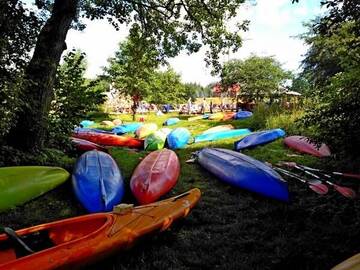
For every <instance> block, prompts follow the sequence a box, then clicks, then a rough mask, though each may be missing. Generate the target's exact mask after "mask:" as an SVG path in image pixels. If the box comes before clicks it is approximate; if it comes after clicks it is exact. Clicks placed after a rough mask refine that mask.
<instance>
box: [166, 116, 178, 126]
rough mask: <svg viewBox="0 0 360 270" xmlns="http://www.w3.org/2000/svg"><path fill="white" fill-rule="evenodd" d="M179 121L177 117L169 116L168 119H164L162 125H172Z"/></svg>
mask: <svg viewBox="0 0 360 270" xmlns="http://www.w3.org/2000/svg"><path fill="white" fill-rule="evenodd" d="M179 121H180V119H179V118H176V117H173V118H169V119H168V120H166V121H165V122H164V124H163V125H164V126H172V125H176V124H177V123H178V122H179Z"/></svg>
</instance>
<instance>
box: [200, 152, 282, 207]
mask: <svg viewBox="0 0 360 270" xmlns="http://www.w3.org/2000/svg"><path fill="white" fill-rule="evenodd" d="M196 156H197V161H198V162H199V164H200V165H201V166H202V167H204V168H205V169H207V170H208V171H209V172H211V173H213V174H214V175H215V176H216V177H218V178H219V180H221V181H223V182H225V183H227V184H230V185H232V186H235V187H239V188H243V189H247V190H249V191H252V192H256V193H258V194H260V195H263V196H266V197H269V198H273V199H277V200H280V201H284V202H288V201H289V191H288V187H287V182H286V181H285V180H283V179H282V178H281V176H280V175H279V174H278V173H276V172H275V171H274V170H273V169H271V168H270V167H268V166H266V165H265V164H264V163H262V162H260V161H258V160H256V159H253V158H251V157H249V156H246V155H244V154H241V153H238V152H235V151H232V150H228V149H221V148H204V149H202V150H200V151H199V152H197V153H196Z"/></svg>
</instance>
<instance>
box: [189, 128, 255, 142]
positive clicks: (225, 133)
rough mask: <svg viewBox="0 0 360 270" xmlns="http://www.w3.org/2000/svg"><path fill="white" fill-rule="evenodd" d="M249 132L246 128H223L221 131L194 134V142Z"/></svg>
mask: <svg viewBox="0 0 360 270" xmlns="http://www.w3.org/2000/svg"><path fill="white" fill-rule="evenodd" d="M250 133H251V131H250V130H249V129H247V128H242V129H231V130H223V131H217V132H211V133H207V134H200V135H197V136H195V142H205V141H217V140H224V139H229V138H233V137H239V136H245V135H248V134H250Z"/></svg>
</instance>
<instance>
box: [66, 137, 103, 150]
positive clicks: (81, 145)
mask: <svg viewBox="0 0 360 270" xmlns="http://www.w3.org/2000/svg"><path fill="white" fill-rule="evenodd" d="M70 139H71V142H72V144H73V145H74V146H75V148H76V149H77V150H78V151H81V152H86V151H91V150H99V151H103V152H107V151H108V150H107V149H106V148H105V147H102V146H101V145H98V144H96V143H93V142H89V141H87V140H83V139H78V138H73V137H71V138H70Z"/></svg>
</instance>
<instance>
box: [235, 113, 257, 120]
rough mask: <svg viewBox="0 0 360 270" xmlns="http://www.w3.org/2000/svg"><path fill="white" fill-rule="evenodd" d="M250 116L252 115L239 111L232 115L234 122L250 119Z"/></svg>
mask: <svg viewBox="0 0 360 270" xmlns="http://www.w3.org/2000/svg"><path fill="white" fill-rule="evenodd" d="M252 115H253V113H252V112H249V111H239V112H237V113H236V114H235V115H234V119H235V120H240V119H246V118H249V117H251V116H252Z"/></svg>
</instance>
